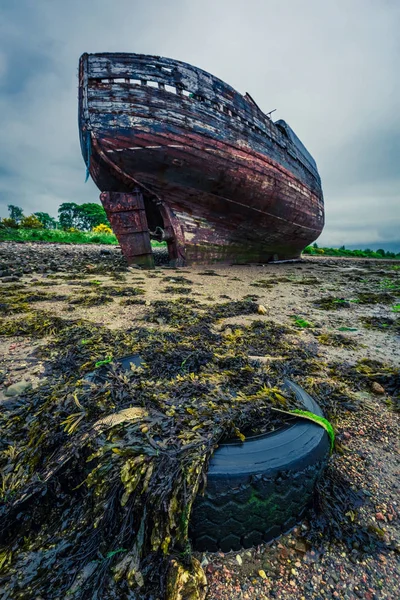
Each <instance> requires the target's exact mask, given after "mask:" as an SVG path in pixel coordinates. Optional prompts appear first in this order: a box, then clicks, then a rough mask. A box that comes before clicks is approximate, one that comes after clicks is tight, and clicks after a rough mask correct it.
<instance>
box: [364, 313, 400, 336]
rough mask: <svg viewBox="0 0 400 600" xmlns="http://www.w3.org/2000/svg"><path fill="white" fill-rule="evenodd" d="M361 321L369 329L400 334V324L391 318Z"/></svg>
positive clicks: (369, 318)
mask: <svg viewBox="0 0 400 600" xmlns="http://www.w3.org/2000/svg"><path fill="white" fill-rule="evenodd" d="M360 321H361V322H362V323H363V325H364V327H366V328H367V329H380V330H382V331H393V332H397V333H400V322H399V320H398V319H392V318H390V317H361V319H360Z"/></svg>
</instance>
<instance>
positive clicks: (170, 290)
mask: <svg viewBox="0 0 400 600" xmlns="http://www.w3.org/2000/svg"><path fill="white" fill-rule="evenodd" d="M161 291H162V292H163V294H190V292H191V291H192V288H190V287H184V286H179V285H177V286H173V285H167V286H166V287H165V288H164V289H163V290H161Z"/></svg>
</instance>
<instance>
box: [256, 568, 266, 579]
mask: <svg viewBox="0 0 400 600" xmlns="http://www.w3.org/2000/svg"><path fill="white" fill-rule="evenodd" d="M258 574H259V576H260V577H261V579H267V574H266V573H265V571H263V570H262V569H260V570H259V571H258Z"/></svg>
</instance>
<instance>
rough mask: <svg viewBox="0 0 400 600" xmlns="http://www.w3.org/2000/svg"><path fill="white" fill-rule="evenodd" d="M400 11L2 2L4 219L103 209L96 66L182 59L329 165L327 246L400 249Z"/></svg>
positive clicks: (359, 0)
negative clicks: (10, 210) (91, 79)
mask: <svg viewBox="0 0 400 600" xmlns="http://www.w3.org/2000/svg"><path fill="white" fill-rule="evenodd" d="M399 31H400V0H201V1H198V0H79V1H78V0H68V1H65V0H0V136H1V143H0V216H3V217H4V216H6V214H7V204H17V205H19V206H22V207H23V208H24V211H25V213H26V214H29V213H31V212H35V211H46V212H49V213H50V214H53V215H54V216H55V215H56V213H57V208H58V206H59V205H60V204H61V203H62V202H77V203H82V202H96V201H98V195H99V191H98V190H97V188H96V186H95V185H94V184H93V182H92V181H89V182H88V183H86V184H85V183H84V180H85V167H84V163H83V159H82V156H81V152H80V147H79V138H78V128H77V85H78V81H77V67H78V59H79V56H80V55H81V54H82V53H83V52H109V51H110V52H117V51H119V52H140V53H148V54H157V55H163V56H167V57H171V58H176V59H179V60H183V61H186V62H189V63H192V64H194V65H196V66H198V67H201V68H203V69H205V70H206V71H209V72H211V73H213V74H214V75H217V76H218V77H220V78H221V79H223V80H224V81H226V82H227V83H229V84H230V85H232V86H233V87H235V88H236V89H237V90H238V91H240V92H241V93H245V92H246V91H248V92H249V93H250V94H251V95H252V96H253V98H254V99H255V100H256V102H257V103H258V104H259V105H260V107H261V108H262V109H263V110H264V111H265V112H267V111H270V110H272V109H274V108H276V109H277V110H276V112H275V113H274V114H273V117H274V118H275V119H279V118H282V119H285V120H286V121H287V122H288V123H289V124H290V126H291V127H292V128H293V129H294V131H295V132H296V133H297V135H298V136H299V137H300V139H301V140H302V141H303V143H304V144H305V146H306V147H307V148H308V149H309V150H310V152H311V154H312V155H313V156H314V158H315V159H316V161H317V165H318V168H319V171H320V174H321V178H322V184H323V189H324V196H325V206H326V226H325V230H324V232H323V234H322V236H321V237H320V240H319V242H320V243H321V244H325V245H341V244H360V245H362V246H365V245H366V244H368V243H374V242H381V241H382V242H391V243H392V244H393V243H394V244H395V245H398V248H399V249H400V102H399V98H400V35H399Z"/></svg>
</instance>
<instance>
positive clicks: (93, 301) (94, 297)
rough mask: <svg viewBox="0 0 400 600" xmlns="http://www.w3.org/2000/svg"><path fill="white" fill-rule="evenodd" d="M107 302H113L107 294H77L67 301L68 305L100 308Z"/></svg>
mask: <svg viewBox="0 0 400 600" xmlns="http://www.w3.org/2000/svg"><path fill="white" fill-rule="evenodd" d="M107 302H113V298H112V297H111V296H109V295H108V294H77V295H76V296H72V297H71V299H70V300H69V303H70V304H77V305H79V306H87V307H90V306H101V305H102V304H105V303H107Z"/></svg>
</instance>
